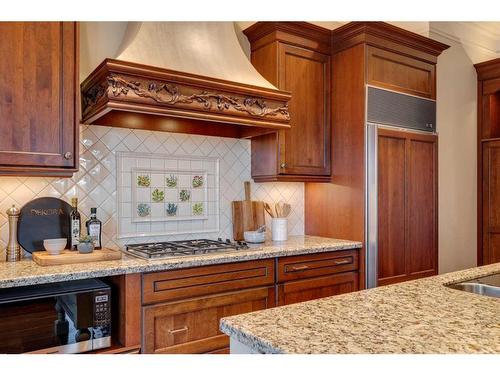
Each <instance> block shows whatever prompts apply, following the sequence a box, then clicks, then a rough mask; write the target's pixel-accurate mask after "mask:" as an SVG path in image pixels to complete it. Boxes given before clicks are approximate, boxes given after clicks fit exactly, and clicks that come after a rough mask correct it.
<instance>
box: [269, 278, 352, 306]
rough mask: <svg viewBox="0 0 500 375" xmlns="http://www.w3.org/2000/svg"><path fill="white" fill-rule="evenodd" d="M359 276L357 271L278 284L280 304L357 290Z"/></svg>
mask: <svg viewBox="0 0 500 375" xmlns="http://www.w3.org/2000/svg"><path fill="white" fill-rule="evenodd" d="M358 277H359V275H358V273H357V272H346V273H341V274H336V275H330V276H322V277H315V278H311V279H304V280H299V281H289V282H286V283H284V284H280V285H278V304H279V305H280V306H283V305H289V304H292V303H298V302H304V301H310V300H313V299H318V298H325V297H330V296H334V295H337V294H343V293H350V292H355V291H356V290H358Z"/></svg>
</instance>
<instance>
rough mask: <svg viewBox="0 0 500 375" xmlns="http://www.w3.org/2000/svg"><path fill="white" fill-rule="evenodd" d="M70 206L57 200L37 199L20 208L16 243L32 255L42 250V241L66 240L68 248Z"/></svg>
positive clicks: (48, 198) (49, 198)
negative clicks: (52, 239)
mask: <svg viewBox="0 0 500 375" xmlns="http://www.w3.org/2000/svg"><path fill="white" fill-rule="evenodd" d="M71 209H72V208H71V206H70V205H69V204H68V203H66V202H65V201H63V200H61V199H58V198H51V197H47V198H37V199H34V200H32V201H31V202H28V203H26V204H25V205H24V206H23V208H21V215H20V217H19V223H18V228H17V241H18V242H19V244H20V245H21V247H22V248H23V249H24V250H26V251H28V252H30V253H32V252H33V251H39V250H44V248H43V240H45V239H48V238H67V239H68V245H67V246H69V243H70V242H69V240H70V230H69V214H70V212H71Z"/></svg>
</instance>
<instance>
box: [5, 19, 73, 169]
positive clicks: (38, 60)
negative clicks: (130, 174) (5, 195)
mask: <svg viewBox="0 0 500 375" xmlns="http://www.w3.org/2000/svg"><path fill="white" fill-rule="evenodd" d="M0 35H1V36H2V37H1V38H0V50H1V51H2V58H1V59H0V129H1V132H2V137H0V174H4V175H5V174H15V175H46V176H71V175H72V172H74V171H76V170H77V167H78V127H77V126H78V122H77V116H78V110H77V108H78V107H77V103H78V100H77V97H78V94H77V84H76V83H77V79H78V78H77V77H78V26H77V23H76V22H0Z"/></svg>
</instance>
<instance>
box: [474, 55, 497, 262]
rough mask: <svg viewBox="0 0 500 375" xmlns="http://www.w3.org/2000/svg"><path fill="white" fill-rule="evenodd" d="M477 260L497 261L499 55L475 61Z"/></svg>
mask: <svg viewBox="0 0 500 375" xmlns="http://www.w3.org/2000/svg"><path fill="white" fill-rule="evenodd" d="M475 67H476V71H477V78H478V100H477V105H478V111H477V123H478V127H477V137H478V139H477V154H478V169H477V170H478V173H477V175H478V176H477V193H478V201H477V209H478V212H477V221H478V236H477V237H478V239H477V242H478V243H477V263H478V265H483V264H490V263H496V262H500V59H494V60H491V61H486V62H483V63H480V64H476V65H475Z"/></svg>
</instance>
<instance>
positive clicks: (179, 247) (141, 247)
mask: <svg viewBox="0 0 500 375" xmlns="http://www.w3.org/2000/svg"><path fill="white" fill-rule="evenodd" d="M244 249H248V246H247V244H246V243H245V242H240V241H238V242H236V243H235V242H231V241H230V240H226V241H222V239H219V240H217V241H215V240H208V239H199V240H182V241H170V242H169V241H166V242H153V243H141V244H133V245H127V246H126V251H127V253H129V254H131V255H134V256H137V257H140V258H144V259H163V258H175V257H182V256H190V255H202V254H210V253H216V252H228V251H238V250H244Z"/></svg>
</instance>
